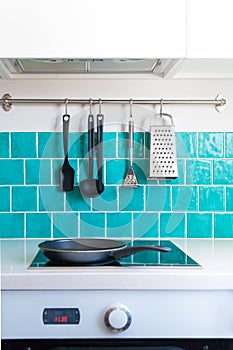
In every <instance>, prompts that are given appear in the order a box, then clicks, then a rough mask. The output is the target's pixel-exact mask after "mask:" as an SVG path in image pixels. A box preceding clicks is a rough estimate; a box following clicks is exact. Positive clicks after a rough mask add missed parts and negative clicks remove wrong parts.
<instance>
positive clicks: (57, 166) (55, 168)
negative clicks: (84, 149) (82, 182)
mask: <svg viewBox="0 0 233 350" xmlns="http://www.w3.org/2000/svg"><path fill="white" fill-rule="evenodd" d="M44 161H45V160H44ZM63 163H64V159H55V160H52V184H53V185H57V186H60V185H61V169H62V166H63ZM69 164H70V166H71V167H72V168H73V169H74V184H75V185H77V183H78V161H77V159H69Z"/></svg>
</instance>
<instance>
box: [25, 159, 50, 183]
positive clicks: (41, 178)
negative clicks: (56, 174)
mask: <svg viewBox="0 0 233 350" xmlns="http://www.w3.org/2000/svg"><path fill="white" fill-rule="evenodd" d="M25 164H26V184H27V185H38V184H43V185H45V184H48V185H49V184H51V162H50V160H47V159H46V160H39V159H27V160H26V162H25Z"/></svg>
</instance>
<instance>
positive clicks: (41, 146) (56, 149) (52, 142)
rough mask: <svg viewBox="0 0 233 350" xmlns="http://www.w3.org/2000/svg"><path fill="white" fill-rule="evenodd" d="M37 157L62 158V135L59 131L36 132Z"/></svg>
mask: <svg viewBox="0 0 233 350" xmlns="http://www.w3.org/2000/svg"><path fill="white" fill-rule="evenodd" d="M38 157H39V158H64V151H63V135H62V133H61V132H54V133H52V132H39V133H38Z"/></svg>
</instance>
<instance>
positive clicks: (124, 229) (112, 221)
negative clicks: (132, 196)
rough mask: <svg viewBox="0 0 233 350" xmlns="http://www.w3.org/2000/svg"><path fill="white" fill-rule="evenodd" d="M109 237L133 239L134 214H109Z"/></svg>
mask: <svg viewBox="0 0 233 350" xmlns="http://www.w3.org/2000/svg"><path fill="white" fill-rule="evenodd" d="M107 237H113V238H122V237H124V238H132V214H131V213H107Z"/></svg>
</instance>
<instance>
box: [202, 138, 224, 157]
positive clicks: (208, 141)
mask: <svg viewBox="0 0 233 350" xmlns="http://www.w3.org/2000/svg"><path fill="white" fill-rule="evenodd" d="M223 136H224V135H223V133H222V132H200V133H198V155H199V157H200V158H221V157H223V154H224V143H223V140H224V137H223Z"/></svg>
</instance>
